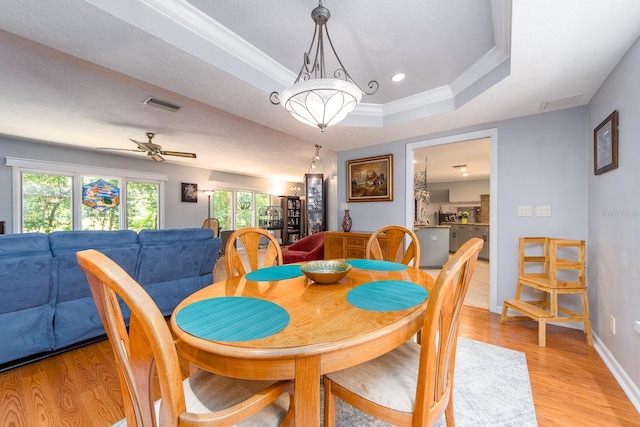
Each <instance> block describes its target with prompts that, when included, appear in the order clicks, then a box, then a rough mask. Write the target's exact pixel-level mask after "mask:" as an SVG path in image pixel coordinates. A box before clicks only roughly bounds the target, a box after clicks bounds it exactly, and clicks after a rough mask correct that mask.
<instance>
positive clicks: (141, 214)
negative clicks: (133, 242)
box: [127, 181, 160, 231]
mask: <svg viewBox="0 0 640 427" xmlns="http://www.w3.org/2000/svg"><path fill="white" fill-rule="evenodd" d="M159 199H160V185H158V184H157V183H152V182H136V181H129V182H127V228H128V229H129V230H136V231H140V230H142V229H143V228H150V229H156V228H160V218H159V215H158V200H159Z"/></svg>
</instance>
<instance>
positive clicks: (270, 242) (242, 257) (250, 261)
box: [224, 227, 282, 277]
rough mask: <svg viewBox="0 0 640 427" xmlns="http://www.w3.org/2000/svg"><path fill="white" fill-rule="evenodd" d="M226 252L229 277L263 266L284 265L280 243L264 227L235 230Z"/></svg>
mask: <svg viewBox="0 0 640 427" xmlns="http://www.w3.org/2000/svg"><path fill="white" fill-rule="evenodd" d="M261 244H262V245H265V244H266V250H265V254H264V257H263V256H262V254H261V253H260V245H261ZM243 249H244V250H243ZM224 253H225V267H226V270H227V277H234V276H241V275H243V274H246V273H248V272H250V271H254V270H257V269H259V268H263V267H271V266H274V265H282V249H281V248H280V243H278V241H277V240H276V238H275V237H273V235H272V234H271V233H269V232H268V231H266V230H263V229H262V228H252V227H246V228H240V229H238V230H236V231H234V232H233V233H232V234H231V236H229V240H228V241H227V246H226V248H225V251H224Z"/></svg>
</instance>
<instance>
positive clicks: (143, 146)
mask: <svg viewBox="0 0 640 427" xmlns="http://www.w3.org/2000/svg"><path fill="white" fill-rule="evenodd" d="M129 141H131V142H133V143H134V144H136V145H137V146H138V148H139V149H140V151H148V150H149V146H148V145H147V144H148V143H147V142H140V141H136V140H135V139H131V138H129Z"/></svg>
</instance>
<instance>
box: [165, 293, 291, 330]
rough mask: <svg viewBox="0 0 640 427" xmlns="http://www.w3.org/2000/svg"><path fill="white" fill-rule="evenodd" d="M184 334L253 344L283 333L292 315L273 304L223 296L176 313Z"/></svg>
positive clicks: (184, 308) (192, 305)
mask: <svg viewBox="0 0 640 427" xmlns="http://www.w3.org/2000/svg"><path fill="white" fill-rule="evenodd" d="M176 323H177V325H178V326H179V327H180V329H182V330H183V331H185V332H187V333H189V334H191V335H193V336H196V337H200V338H205V339H209V340H214V341H250V340H257V339H260V338H265V337H268V336H270V335H273V334H275V333H278V332H280V331H281V330H283V329H284V328H286V327H287V325H288V324H289V313H287V311H286V310H285V309H284V308H282V307H280V306H279V305H277V304H274V303H272V302H271V301H265V300H261V299H258V298H247V297H220V298H210V299H206V300H202V301H197V302H194V303H193V304H189V305H187V306H186V307H183V308H182V309H181V310H180V311H179V312H178V313H177V314H176Z"/></svg>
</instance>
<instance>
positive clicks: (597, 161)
mask: <svg viewBox="0 0 640 427" xmlns="http://www.w3.org/2000/svg"><path fill="white" fill-rule="evenodd" d="M617 167H618V110H614V112H613V113H611V114H609V117H607V118H606V119H604V121H603V122H602V123H600V124H599V125H598V127H597V128H595V129H594V131H593V173H594V174H596V175H600V174H603V173H605V172H609V171H610V170H613V169H616V168H617Z"/></svg>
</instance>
